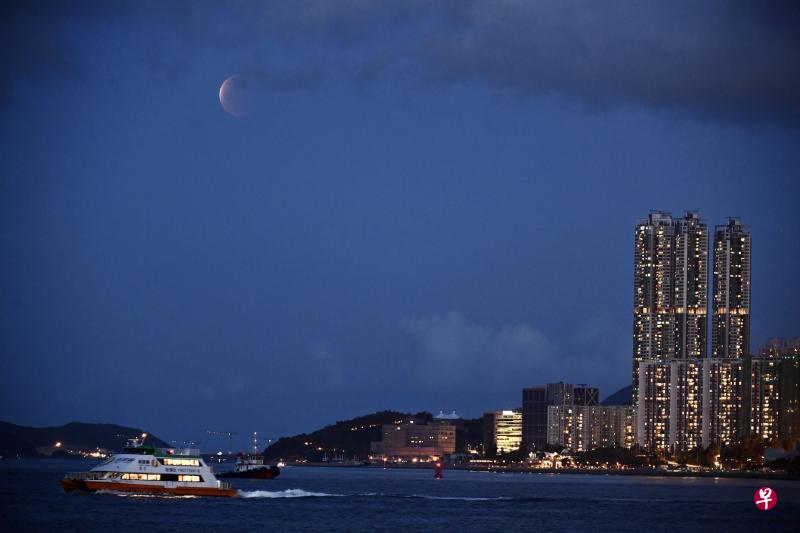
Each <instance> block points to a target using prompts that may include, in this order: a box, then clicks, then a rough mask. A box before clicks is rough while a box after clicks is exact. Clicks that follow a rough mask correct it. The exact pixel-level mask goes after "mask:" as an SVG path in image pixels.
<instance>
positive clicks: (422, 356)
mask: <svg viewBox="0 0 800 533" xmlns="http://www.w3.org/2000/svg"><path fill="white" fill-rule="evenodd" d="M401 329H402V330H403V331H404V332H405V333H407V334H408V335H410V336H411V337H412V338H413V339H414V340H415V342H416V345H417V359H416V361H417V367H416V371H417V373H418V374H419V377H420V378H421V380H422V381H423V382H427V383H429V384H436V383H447V384H449V385H452V386H460V385H470V384H472V385H477V384H482V386H485V385H490V386H494V385H503V384H506V383H508V381H509V377H510V376H513V377H520V376H526V377H527V379H530V380H532V379H535V378H536V374H537V373H538V372H542V371H543V370H544V369H547V370H550V369H551V368H552V366H553V364H552V363H553V362H554V356H555V347H554V346H553V344H552V343H551V342H550V341H549V340H548V339H547V337H546V336H545V335H544V334H543V333H542V332H541V331H539V330H537V329H536V328H534V327H532V326H530V325H528V324H525V323H521V324H513V325H505V326H501V327H499V328H491V327H488V326H484V325H480V324H475V323H472V322H470V321H468V320H467V319H466V318H465V317H464V315H462V314H461V313H459V312H456V311H451V312H449V313H446V314H442V315H432V316H426V317H417V318H407V319H405V320H403V321H402V323H401Z"/></svg>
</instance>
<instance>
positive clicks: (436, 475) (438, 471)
mask: <svg viewBox="0 0 800 533" xmlns="http://www.w3.org/2000/svg"><path fill="white" fill-rule="evenodd" d="M433 478H434V479H442V463H436V469H435V470H434V471H433Z"/></svg>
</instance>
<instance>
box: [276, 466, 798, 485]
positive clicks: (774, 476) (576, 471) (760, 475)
mask: <svg viewBox="0 0 800 533" xmlns="http://www.w3.org/2000/svg"><path fill="white" fill-rule="evenodd" d="M286 466H299V467H309V466H319V467H324V468H379V469H384V470H393V469H396V470H403V469H412V470H433V464H430V465H428V464H419V463H417V464H410V465H405V464H403V465H397V464H394V465H392V464H387V465H382V464H369V465H357V464H343V463H322V462H314V463H310V462H306V463H286ZM447 470H463V471H467V472H494V473H499V474H547V475H552V474H568V475H591V476H642V477H681V478H684V477H697V478H734V479H764V480H781V481H800V478H797V477H791V476H789V475H788V474H787V473H786V472H782V471H781V472H735V471H719V472H675V471H669V470H653V469H636V470H597V469H589V468H524V467H519V466H484V465H472V466H470V465H445V471H447Z"/></svg>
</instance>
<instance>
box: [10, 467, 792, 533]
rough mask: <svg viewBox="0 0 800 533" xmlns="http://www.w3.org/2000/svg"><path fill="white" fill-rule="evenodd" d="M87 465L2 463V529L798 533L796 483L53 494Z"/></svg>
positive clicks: (449, 484) (333, 474)
mask: <svg viewBox="0 0 800 533" xmlns="http://www.w3.org/2000/svg"><path fill="white" fill-rule="evenodd" d="M94 464H95V463H93V462H89V461H70V460H16V459H5V460H2V461H0V531H108V532H112V531H113V532H127V531H130V532H137V533H141V532H148V533H149V532H152V531H189V530H194V531H264V530H269V531H398V532H399V531H458V532H460V533H469V532H474V531H503V532H510V531H537V532H538V531H648V532H655V531H670V532H675V531H721V532H730V531H771V532H774V531H794V532H797V531H800V482H797V481H770V482H765V481H761V480H749V479H723V478H718V479H713V478H691V477H686V478H673V477H669V478H666V477H664V478H662V477H638V476H613V475H608V476H587V475H569V474H518V473H507V474H500V473H489V472H464V471H453V470H450V471H448V470H445V472H444V479H441V480H435V479H433V471H432V470H399V469H389V470H383V469H373V468H319V467H287V468H284V469H283V470H282V472H281V475H280V477H278V478H277V479H274V480H231V481H233V482H234V483H233V484H234V486H235V487H237V488H238V489H239V497H237V498H196V497H155V496H149V497H144V496H130V495H122V494H116V493H104V494H75V493H72V494H67V493H64V492H63V491H62V490H61V488H60V487H59V485H58V480H59V479H60V478H61V477H62V476H63V475H64V473H66V472H69V471H79V470H88V469H89V468H91V467H92V466H93V465H94ZM767 484H768V485H769V486H770V487H772V488H773V489H774V490H775V491H777V493H778V505H777V507H776V508H775V509H773V510H770V511H766V512H765V511H759V510H757V509H756V508H755V505H754V503H753V494H754V492H755V490H756V489H757V488H758V487H759V486H764V485H767Z"/></svg>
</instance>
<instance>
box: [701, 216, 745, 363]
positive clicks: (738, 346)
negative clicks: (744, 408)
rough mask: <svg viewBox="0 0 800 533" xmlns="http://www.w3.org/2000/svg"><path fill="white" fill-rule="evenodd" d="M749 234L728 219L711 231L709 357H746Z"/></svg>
mask: <svg viewBox="0 0 800 533" xmlns="http://www.w3.org/2000/svg"><path fill="white" fill-rule="evenodd" d="M750 250H751V238H750V231H749V230H748V229H747V228H745V227H744V226H742V223H741V222H740V221H739V220H737V219H735V218H731V219H729V220H728V223H727V224H725V225H720V226H717V227H716V230H715V231H714V299H713V312H714V318H713V321H712V332H711V355H712V357H724V358H735V359H741V358H743V357H745V356H747V355H749V354H750Z"/></svg>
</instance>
